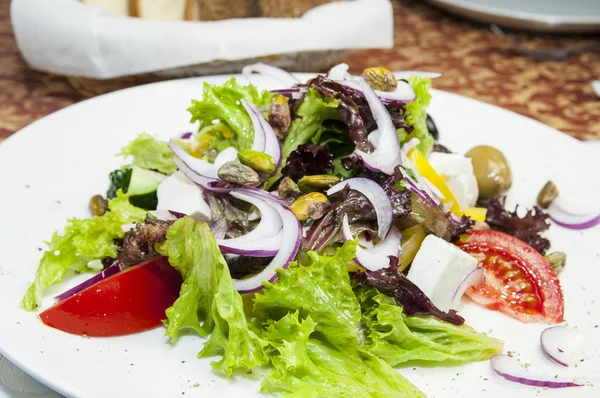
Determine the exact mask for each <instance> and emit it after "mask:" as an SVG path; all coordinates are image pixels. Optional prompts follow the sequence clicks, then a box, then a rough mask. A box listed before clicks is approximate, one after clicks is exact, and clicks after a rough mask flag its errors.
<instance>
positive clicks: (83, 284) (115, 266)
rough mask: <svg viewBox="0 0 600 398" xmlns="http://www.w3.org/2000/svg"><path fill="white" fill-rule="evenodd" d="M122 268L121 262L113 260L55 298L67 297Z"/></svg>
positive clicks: (60, 299) (62, 298)
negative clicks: (98, 271)
mask: <svg viewBox="0 0 600 398" xmlns="http://www.w3.org/2000/svg"><path fill="white" fill-rule="evenodd" d="M122 269H123V266H122V265H121V263H120V262H118V261H116V260H115V261H114V262H113V263H112V264H111V265H110V267H108V268H106V269H105V270H104V271H102V272H100V273H99V274H96V275H94V276H92V277H91V278H90V279H87V280H85V281H83V282H81V283H80V284H79V285H77V286H75V287H73V288H71V289H69V290H67V291H66V292H64V293H61V294H59V295H58V296H56V297H55V298H56V299H57V300H59V301H62V300H64V299H67V298H69V297H71V296H72V295H74V294H77V293H79V292H80V291H82V290H83V289H86V288H88V287H90V286H92V285H95V284H96V283H98V282H100V281H102V280H104V279H106V278H108V277H109V276H111V275H114V274H116V273H117V272H121V270H122Z"/></svg>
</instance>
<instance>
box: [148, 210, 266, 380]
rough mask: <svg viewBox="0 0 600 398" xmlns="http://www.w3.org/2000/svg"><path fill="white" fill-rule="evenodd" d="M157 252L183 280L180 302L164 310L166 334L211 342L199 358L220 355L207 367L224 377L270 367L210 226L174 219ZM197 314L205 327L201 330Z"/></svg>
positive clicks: (183, 219) (188, 219) (260, 339)
mask: <svg viewBox="0 0 600 398" xmlns="http://www.w3.org/2000/svg"><path fill="white" fill-rule="evenodd" d="M157 249H158V251H159V253H161V254H162V255H167V256H168V257H169V263H170V264H171V265H172V266H173V267H175V268H176V269H177V270H178V271H179V272H180V273H181V275H182V276H183V278H184V282H183V285H182V286H181V291H180V294H179V298H178V299H177V300H176V301H175V303H174V304H173V306H171V307H170V308H169V309H167V311H166V313H167V318H168V319H167V322H166V323H167V331H166V335H167V336H169V337H170V338H171V342H173V343H174V342H175V341H176V340H177V336H178V334H179V332H180V331H181V330H184V329H192V330H195V331H196V332H197V333H198V334H200V335H206V334H210V338H209V340H208V342H207V343H206V345H205V346H204V349H203V350H202V351H200V353H199V354H198V356H199V357H205V356H213V355H222V359H221V360H220V361H218V362H212V363H211V365H212V366H213V367H214V368H215V369H216V370H218V371H220V372H222V373H223V374H225V375H226V376H230V375H231V374H232V373H233V371H235V370H236V369H239V368H243V369H246V370H250V369H253V368H255V367H256V366H259V365H262V364H265V363H267V362H268V358H267V355H266V354H265V351H264V348H265V347H266V346H267V342H266V341H265V340H263V339H262V338H261V337H259V336H258V335H256V333H255V332H254V331H252V330H251V328H250V325H249V324H248V322H247V320H246V315H245V314H244V306H243V302H242V297H241V296H240V294H239V293H238V292H237V291H236V290H235V288H234V287H233V282H232V280H231V276H230V274H229V268H228V267H227V263H226V262H225V259H224V258H223V255H222V254H221V251H220V250H219V246H218V245H217V242H216V241H215V238H214V237H213V235H212V233H211V232H210V229H209V227H208V224H206V223H204V222H200V223H196V221H195V220H194V219H192V218H191V217H184V218H181V219H179V220H177V221H176V222H175V223H174V224H173V225H172V226H171V227H170V228H169V230H168V231H167V239H166V241H165V242H164V243H162V244H161V245H157ZM198 314H201V315H202V316H203V318H204V323H203V324H202V326H200V318H199V316H198Z"/></svg>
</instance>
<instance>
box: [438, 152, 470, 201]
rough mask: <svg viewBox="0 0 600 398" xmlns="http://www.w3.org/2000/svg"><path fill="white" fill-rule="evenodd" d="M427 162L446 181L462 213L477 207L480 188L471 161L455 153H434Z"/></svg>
mask: <svg viewBox="0 0 600 398" xmlns="http://www.w3.org/2000/svg"><path fill="white" fill-rule="evenodd" d="M427 160H428V161H429V163H430V164H431V165H432V166H433V168H434V169H435V170H436V171H437V172H438V174H440V175H441V176H442V178H443V179H444V180H445V181H446V185H448V188H450V191H452V194H453V195H454V197H455V198H456V201H457V202H458V206H459V207H460V210H461V211H462V212H464V211H465V210H467V209H468V208H469V207H472V206H475V203H476V202H477V197H478V196H479V188H478V187H477V179H476V178H475V174H474V173H473V165H472V164H471V159H469V158H466V157H464V156H462V155H457V154H454V153H440V152H433V153H432V154H431V155H429V158H428V159H427Z"/></svg>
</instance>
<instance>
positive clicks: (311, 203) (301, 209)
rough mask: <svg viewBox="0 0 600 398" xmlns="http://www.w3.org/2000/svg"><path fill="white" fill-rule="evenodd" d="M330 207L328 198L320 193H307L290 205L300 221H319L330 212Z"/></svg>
mask: <svg viewBox="0 0 600 398" xmlns="http://www.w3.org/2000/svg"><path fill="white" fill-rule="evenodd" d="M330 207H331V206H330V204H329V201H328V200H327V197H326V196H325V195H323V194H322V193H320V192H311V193H307V194H306V195H303V196H301V197H299V198H298V199H296V200H295V201H294V203H292V204H291V205H290V209H291V210H292V211H293V212H294V214H295V215H296V218H297V219H298V220H300V221H303V220H306V219H307V218H309V217H310V218H312V219H313V220H318V219H319V218H321V217H323V216H324V215H325V213H327V211H329V209H330Z"/></svg>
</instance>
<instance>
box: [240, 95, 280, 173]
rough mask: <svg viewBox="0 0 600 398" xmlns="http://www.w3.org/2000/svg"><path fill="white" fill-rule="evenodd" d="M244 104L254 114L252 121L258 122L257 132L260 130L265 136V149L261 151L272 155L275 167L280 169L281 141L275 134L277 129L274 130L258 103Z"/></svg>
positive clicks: (255, 125)
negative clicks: (257, 105)
mask: <svg viewBox="0 0 600 398" xmlns="http://www.w3.org/2000/svg"><path fill="white" fill-rule="evenodd" d="M244 106H247V108H246V110H248V111H249V113H252V114H253V119H252V123H253V124H254V123H256V124H254V132H255V134H256V131H260V133H261V134H262V135H263V137H264V145H263V149H261V150H260V152H264V153H266V154H267V155H269V156H271V157H272V158H273V161H274V162H275V168H276V169H278V168H279V165H281V143H280V142H279V138H277V135H276V134H275V130H273V127H272V126H271V125H270V124H269V122H268V121H267V119H265V117H264V115H263V113H262V112H261V111H260V109H258V107H256V105H254V104H247V105H244ZM255 150H258V149H255Z"/></svg>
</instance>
